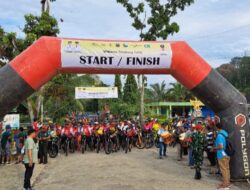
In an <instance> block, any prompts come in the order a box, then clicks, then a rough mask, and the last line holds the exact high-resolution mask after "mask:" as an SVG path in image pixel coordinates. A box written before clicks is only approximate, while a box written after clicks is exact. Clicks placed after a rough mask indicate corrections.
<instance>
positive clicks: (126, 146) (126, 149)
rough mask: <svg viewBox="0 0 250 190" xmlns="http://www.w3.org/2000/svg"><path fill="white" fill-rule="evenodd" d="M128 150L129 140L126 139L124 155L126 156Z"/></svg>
mask: <svg viewBox="0 0 250 190" xmlns="http://www.w3.org/2000/svg"><path fill="white" fill-rule="evenodd" d="M128 150H129V138H128V137H127V138H126V144H125V153H126V154H127V153H128Z"/></svg>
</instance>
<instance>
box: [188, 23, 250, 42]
mask: <svg viewBox="0 0 250 190" xmlns="http://www.w3.org/2000/svg"><path fill="white" fill-rule="evenodd" d="M248 27H250V24H248V25H244V26H239V27H234V28H231V29H228V30H224V31H221V32H216V33H212V34H207V35H202V36H197V37H194V38H190V39H188V40H190V41H191V40H197V39H202V38H208V37H212V36H218V35H222V34H225V33H229V32H233V31H237V30H242V29H245V28H248Z"/></svg>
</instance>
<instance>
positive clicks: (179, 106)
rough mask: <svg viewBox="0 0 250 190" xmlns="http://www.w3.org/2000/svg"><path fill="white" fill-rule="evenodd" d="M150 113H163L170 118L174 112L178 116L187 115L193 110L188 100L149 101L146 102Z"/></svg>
mask: <svg viewBox="0 0 250 190" xmlns="http://www.w3.org/2000/svg"><path fill="white" fill-rule="evenodd" d="M146 106H147V108H148V109H149V112H150V114H151V115H162V116H163V115H165V116H166V118H171V117H173V116H175V115H176V114H177V115H179V116H184V115H185V116H188V114H189V113H192V112H193V106H192V104H191V103H190V102H151V103H148V104H146Z"/></svg>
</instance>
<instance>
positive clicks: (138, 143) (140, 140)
mask: <svg viewBox="0 0 250 190" xmlns="http://www.w3.org/2000/svg"><path fill="white" fill-rule="evenodd" d="M135 146H136V147H137V148H138V149H144V148H145V146H146V145H145V140H144V138H143V137H142V136H138V138H137V140H136V142H135Z"/></svg>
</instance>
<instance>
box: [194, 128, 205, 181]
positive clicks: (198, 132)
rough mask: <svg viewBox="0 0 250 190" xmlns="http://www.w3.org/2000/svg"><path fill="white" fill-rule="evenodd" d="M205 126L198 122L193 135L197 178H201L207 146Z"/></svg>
mask: <svg viewBox="0 0 250 190" xmlns="http://www.w3.org/2000/svg"><path fill="white" fill-rule="evenodd" d="M202 131H203V127H202V125H200V124H198V125H196V126H195V131H194V133H193V135H192V143H191V146H192V149H193V159H194V166H195V176H194V178H195V179H201V165H202V162H203V151H204V147H205V135H204V134H203V133H202Z"/></svg>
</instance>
